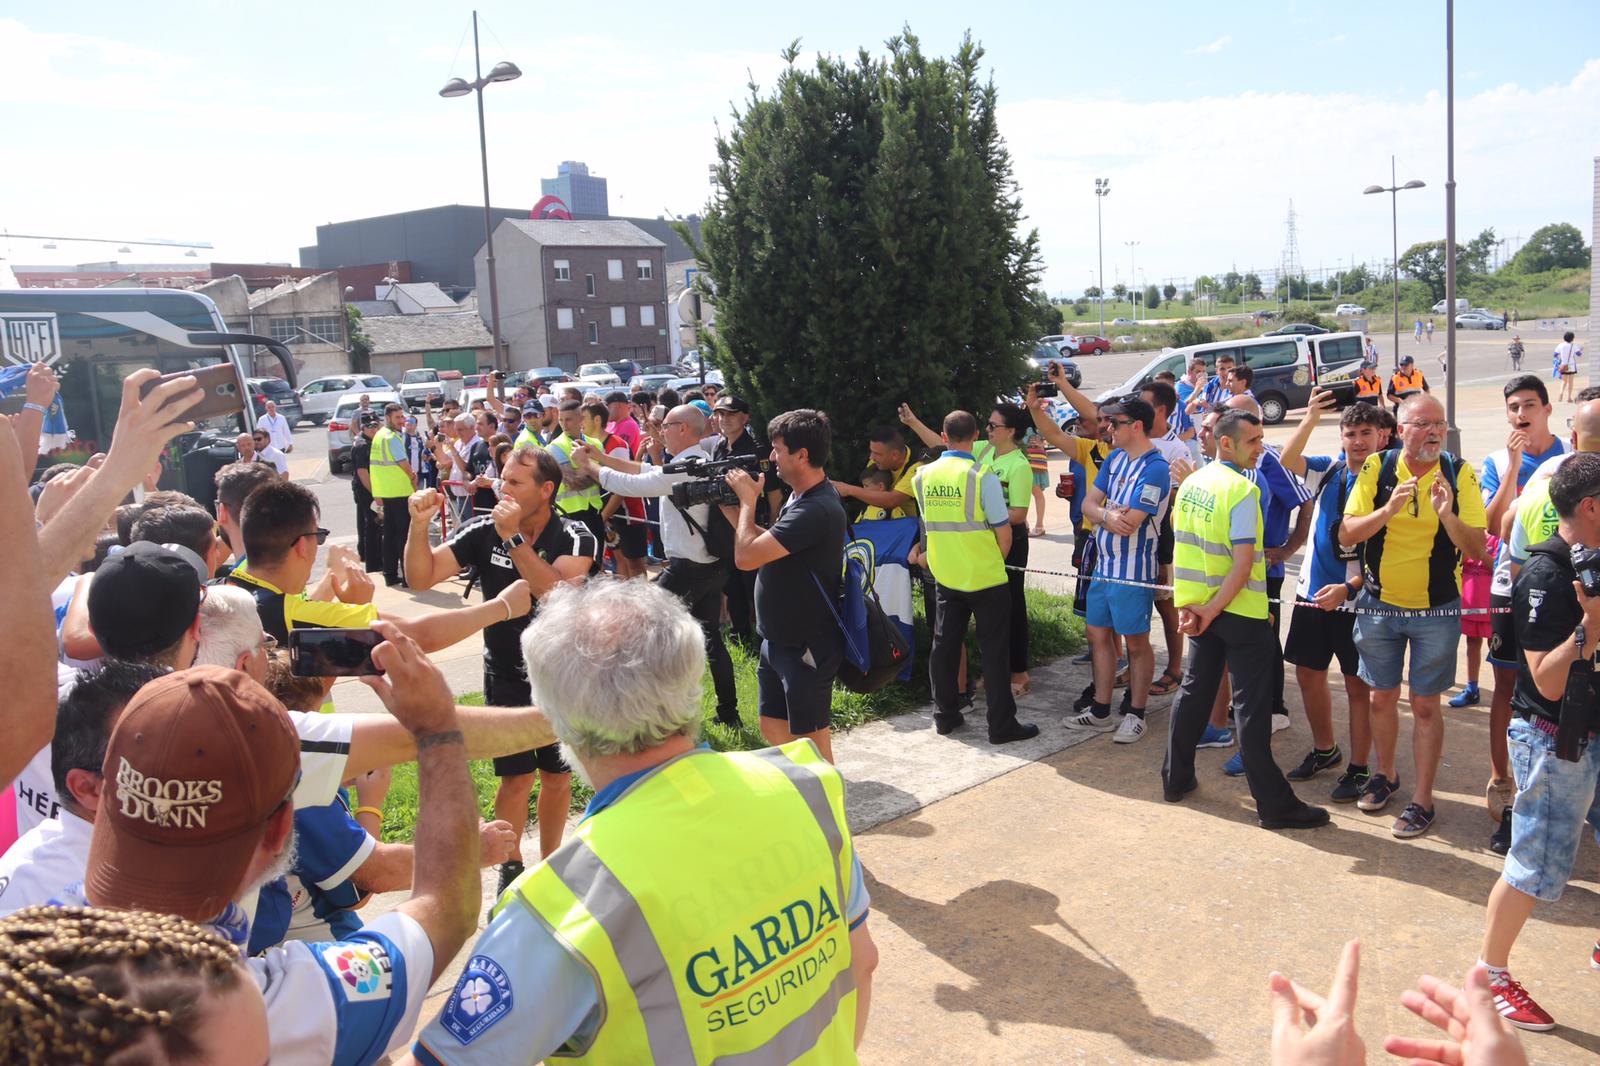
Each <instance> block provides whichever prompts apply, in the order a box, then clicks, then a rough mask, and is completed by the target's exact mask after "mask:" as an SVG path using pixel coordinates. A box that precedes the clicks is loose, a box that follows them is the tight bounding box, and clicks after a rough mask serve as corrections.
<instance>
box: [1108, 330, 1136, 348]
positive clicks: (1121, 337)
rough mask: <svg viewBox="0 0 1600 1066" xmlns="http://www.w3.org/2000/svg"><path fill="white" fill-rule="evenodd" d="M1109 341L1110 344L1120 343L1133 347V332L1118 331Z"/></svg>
mask: <svg viewBox="0 0 1600 1066" xmlns="http://www.w3.org/2000/svg"><path fill="white" fill-rule="evenodd" d="M1111 343H1112V344H1120V345H1122V347H1124V348H1132V347H1133V343H1134V342H1133V334H1131V333H1119V334H1117V335H1116V336H1115V337H1112V338H1111Z"/></svg>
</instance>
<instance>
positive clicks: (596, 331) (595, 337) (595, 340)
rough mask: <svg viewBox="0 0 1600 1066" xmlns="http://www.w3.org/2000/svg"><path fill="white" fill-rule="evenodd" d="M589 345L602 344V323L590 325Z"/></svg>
mask: <svg viewBox="0 0 1600 1066" xmlns="http://www.w3.org/2000/svg"><path fill="white" fill-rule="evenodd" d="M589 343H590V344H599V343H600V323H598V322H591V323H589Z"/></svg>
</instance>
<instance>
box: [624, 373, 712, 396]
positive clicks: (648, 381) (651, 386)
mask: <svg viewBox="0 0 1600 1066" xmlns="http://www.w3.org/2000/svg"><path fill="white" fill-rule="evenodd" d="M678 377H679V374H678V372H677V371H676V370H674V371H673V372H672V373H670V374H651V373H644V374H637V375H635V376H634V379H633V380H632V381H630V382H629V383H628V387H629V388H631V389H634V390H635V391H637V390H639V389H644V390H645V391H646V392H660V391H661V390H662V389H664V388H666V386H667V383H668V382H670V381H676V380H677V379H678ZM699 380H700V379H699V378H695V381H696V382H698V381H699Z"/></svg>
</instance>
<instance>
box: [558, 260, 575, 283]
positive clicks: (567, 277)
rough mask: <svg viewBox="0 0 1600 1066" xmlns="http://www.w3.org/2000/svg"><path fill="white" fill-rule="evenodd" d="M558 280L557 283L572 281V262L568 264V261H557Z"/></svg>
mask: <svg viewBox="0 0 1600 1066" xmlns="http://www.w3.org/2000/svg"><path fill="white" fill-rule="evenodd" d="M556 280H557V281H571V280H572V264H571V263H570V262H568V261H567V260H565V259H557V260H556Z"/></svg>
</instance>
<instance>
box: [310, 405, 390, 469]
mask: <svg viewBox="0 0 1600 1066" xmlns="http://www.w3.org/2000/svg"><path fill="white" fill-rule="evenodd" d="M363 396H365V397H366V398H367V400H368V403H369V405H370V407H371V409H372V410H374V411H376V412H378V414H380V415H381V414H383V406H384V404H389V403H399V402H400V394H399V393H398V392H395V391H394V390H392V389H385V390H382V391H370V392H347V393H345V394H344V395H342V396H340V397H339V399H338V401H337V402H336V403H335V404H334V406H333V411H332V413H331V415H330V417H329V421H328V470H329V471H330V472H332V473H335V474H337V473H338V472H339V471H341V470H343V469H344V468H345V467H347V466H349V465H350V436H351V434H352V433H354V432H355V427H353V426H352V425H351V424H350V420H351V418H352V417H353V416H354V415H355V413H356V411H357V410H359V409H360V407H361V397H363Z"/></svg>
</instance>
